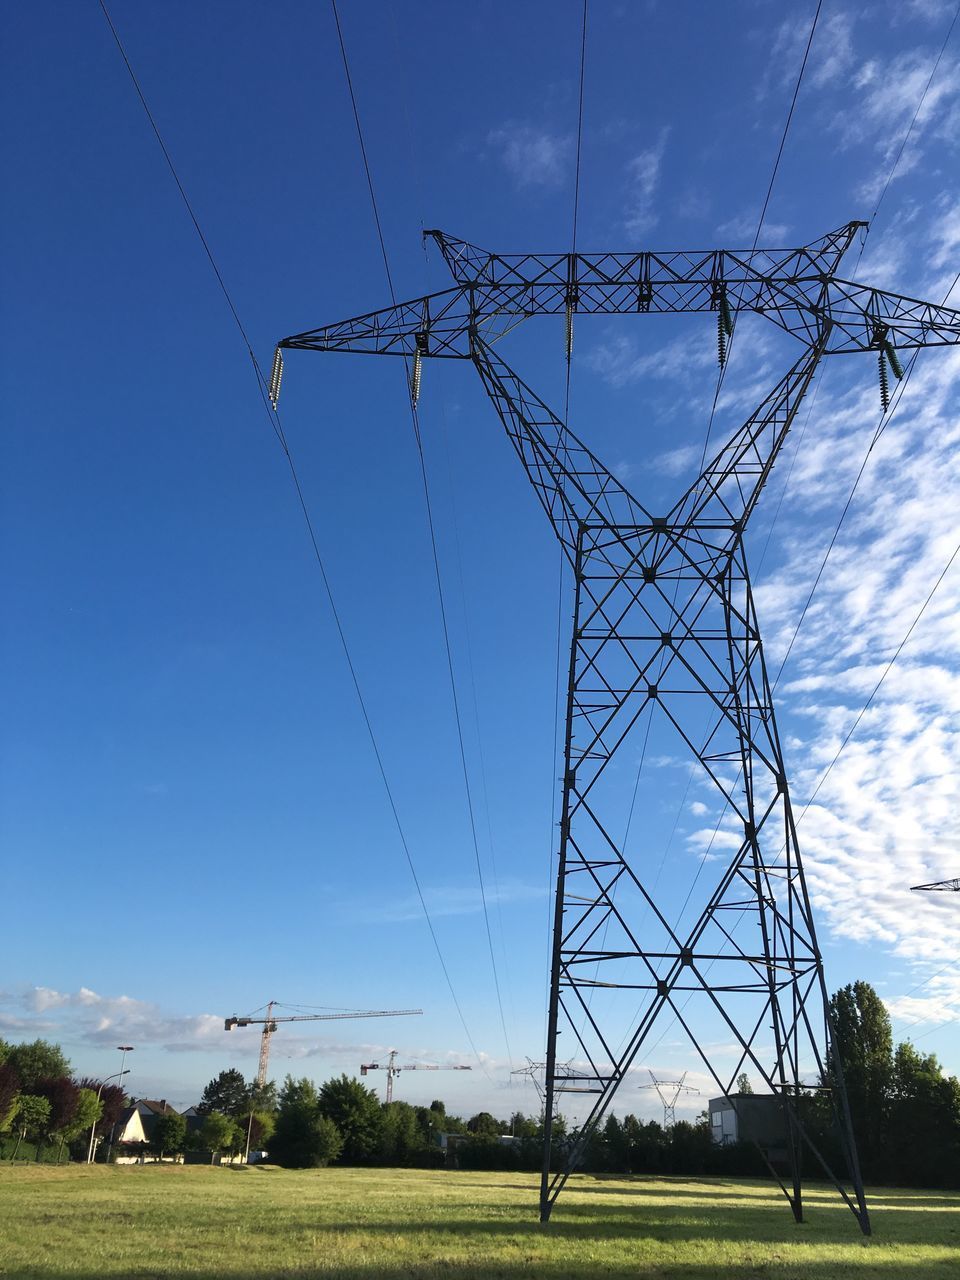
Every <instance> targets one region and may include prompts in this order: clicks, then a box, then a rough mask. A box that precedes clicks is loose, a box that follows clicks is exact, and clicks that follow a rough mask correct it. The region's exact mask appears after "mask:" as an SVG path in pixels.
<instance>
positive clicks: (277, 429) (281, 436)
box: [99, 0, 486, 1073]
mask: <svg viewBox="0 0 960 1280" xmlns="http://www.w3.org/2000/svg"><path fill="white" fill-rule="evenodd" d="M99 3H100V8H101V10H102V11H103V16H104V18H105V19H106V21H107V25H108V26H109V28H110V31H111V34H112V35H113V38H114V41H115V42H116V45H117V48H118V49H119V51H120V56H121V57H122V59H123V62H124V65H125V66H126V68H127V71H128V73H129V75H130V79H131V81H132V82H133V86H134V88H135V90H136V92H137V97H138V98H139V99H140V103H141V106H142V107H143V109H144V112H145V114H146V116H147V119H148V120H149V122H150V126H151V128H152V129H153V133H154V136H155V137H156V139H157V142H158V144H159V146H160V150H161V151H162V153H163V157H164V159H165V160H166V162H167V167H168V168H169V170H170V172H171V174H172V175H173V180H174V182H175V183H176V186H177V190H178V191H179V192H180V197H181V199H182V200H183V203H184V206H185V208H186V210H187V213H188V214H189V215H190V220H191V222H192V223H193V226H194V230H195V231H196V233H197V236H198V238H199V240H200V243H201V245H202V246H203V249H204V252H205V253H206V256H207V259H208V261H209V263H210V266H211V267H212V269H213V273H214V275H215V276H216V279H217V283H218V284H219V286H220V290H221V292H222V293H223V296H224V298H225V299H226V302H227V306H228V307H229V309H230V313H231V315H232V316H233V319H234V321H235V323H236V325H237V328H238V330H239V332H240V336H241V338H242V339H243V343H244V346H245V347H246V349H247V352H248V354H249V356H250V359H251V361H252V364H253V369H254V373H255V376H256V379H257V387H258V391H259V393H260V399H261V401H262V403H263V407H264V411H265V412H266V414H267V419H268V421H269V423H270V426H271V429H272V431H273V433H274V435H275V436H276V437H277V440H278V441H279V443H280V447H281V448H282V450H283V453H284V456H285V458H286V460H287V465H288V466H289V468H290V476H291V479H292V481H293V485H294V490H295V492H296V495H297V501H298V502H299V504H300V510H301V512H302V515H303V519H304V523H305V525H306V529H307V534H308V537H309V539H310V544H311V546H312V548H313V554H314V558H315V560H316V563H317V567H318V569H319V571H320V579H321V582H322V584H323V589H324V593H325V595H326V597H327V603H328V604H329V606H330V612H331V615H332V617H333V621H334V625H335V628H336V631H337V636H338V638H339V640H340V646H341V648H342V650H343V655H344V658H345V660H346V663H347V669H348V671H349V673H350V679H351V681H352V683H353V687H354V692H355V693H356V696H357V701H358V703H359V706H360V712H361V716H362V718H363V722H364V725H365V727H366V730H367V735H368V737H369V739H370V745H371V747H372V749H373V754H374V758H375V760H376V763H377V769H378V771H379V773H380V778H381V781H382V783H383V787H384V791H385V793H386V797H387V802H388V805H389V808H390V812H391V814H392V816H393V820H394V824H395V826H396V829H397V834H398V836H399V839H400V844H401V847H402V849H403V853H404V856H405V858H406V861H407V866H408V868H409V870H410V874H411V876H412V878H413V882H414V886H415V888H416V891H417V897H418V899H419V901H420V906H421V909H422V911H423V914H424V918H425V920H426V923H427V928H428V929H429V932H430V937H431V939H432V941H433V945H434V949H435V951H436V953H437V959H438V960H439V962H440V968H441V970H442V972H443V976H444V978H445V980H446V983H447V987H448V988H449V991H450V996H451V998H452V1000H453V1003H454V1007H455V1008H456V1010H457V1015H458V1016H459V1019H460V1023H461V1025H462V1026H463V1030H464V1034H465V1035H466V1037H467V1040H468V1041H469V1043H470V1047H471V1049H472V1050H473V1053H474V1055H475V1057H476V1058H477V1061H478V1062H479V1063H480V1065H481V1067H482V1068H483V1070H484V1072H485V1073H486V1066H485V1064H484V1062H483V1059H482V1058H481V1056H480V1052H479V1050H478V1049H477V1046H476V1044H475V1043H474V1040H473V1036H472V1035H471V1033H470V1029H469V1027H468V1025H467V1022H466V1019H465V1017H464V1015H463V1010H462V1008H461V1006H460V1001H459V999H458V998H457V994H456V991H455V989H454V986H453V982H452V980H451V978H450V972H449V970H448V968H447V964H446V960H445V959H444V956H443V952H442V950H441V948H440V942H439V939H438V938H437V934H436V930H435V928H434V925H433V920H432V918H431V916H430V912H429V910H428V908H427V904H426V900H425V898H424V895H423V889H422V887H421V884H420V879H419V876H418V875H417V871H416V867H415V865H414V862H413V857H412V855H411V853H410V846H409V844H408V842H407V837H406V832H405V831H404V828H403V824H402V822H401V821H400V814H399V811H398V809H397V805H396V801H395V799H394V795H393V789H392V788H391V786H390V782H389V780H388V777H387V772H386V767H385V765H384V762H383V757H382V755H381V753H380V747H379V743H378V742H377V737H376V734H375V733H374V729H373V724H372V722H371V719H370V715H369V712H368V710H367V704H366V700H365V699H364V696H363V692H362V690H361V687H360V680H359V676H358V675H357V670H356V667H355V665H354V662H353V657H352V655H351V652H350V647H349V645H348V643H347V637H346V633H345V631H344V628H343V623H342V621H341V618H340V612H339V609H338V608H337V604H336V600H335V598H334V595H333V589H332V587H331V585H330V580H329V578H328V576H327V570H326V566H325V564H324V561H323V556H322V555H321V552H320V544H319V541H318V539H317V535H316V531H315V529H314V526H313V521H312V519H311V517H310V512H309V510H308V508H307V503H306V498H305V497H304V493H303V488H302V485H301V483H300V477H299V475H298V473H297V468H296V464H295V462H294V459H293V454H292V453H291V451H290V447H289V445H288V444H287V440H286V436H285V433H284V430H283V424H282V420H281V418H280V414H279V412H278V411H276V410H274V411H271V409H270V405H269V401H268V398H267V381H266V379H265V378H264V376H263V371H262V370H261V368H260V365H259V363H258V361H257V357H256V355H255V354H254V351H253V347H252V345H251V343H250V339H249V338H248V336H247V331H246V329H245V328H244V325H243V322H242V320H241V319H240V315H239V312H238V311H237V308H236V306H235V305H234V302H233V299H232V297H231V296H230V291H229V290H228V288H227V285H226V282H225V281H224V278H223V275H222V273H221V271H220V268H219V266H218V265H217V262H216V259H215V258H214V256H213V251H212V250H211V248H210V245H209V242H208V241H207V238H206V236H205V235H204V233H203V230H202V228H201V226H200V223H199V221H198V219H197V216H196V214H195V213H194V211H193V206H192V205H191V203H190V199H189V197H188V196H187V193H186V190H185V188H184V186H183V183H182V182H181V180H180V175H179V174H178V172H177V169H176V166H175V165H174V163H173V159H172V157H171V155H170V152H169V151H168V150H167V146H166V143H165V142H164V140H163V136H162V134H161V133H160V130H159V128H158V126H157V122H156V120H155V119H154V116H153V113H152V111H151V110H150V107H149V104H148V103H147V99H146V97H145V96H144V93H143V90H142V88H141V87H140V82H139V80H138V78H137V75H136V72H135V71H134V69H133V66H132V65H131V62H130V59H129V58H128V56H127V52H126V49H125V48H124V46H123V42H122V41H121V39H120V35H119V33H118V31H117V29H116V27H115V26H114V24H113V20H112V19H111V17H110V14H109V12H108V10H107V7H106V4H105V3H104V0H99Z"/></svg>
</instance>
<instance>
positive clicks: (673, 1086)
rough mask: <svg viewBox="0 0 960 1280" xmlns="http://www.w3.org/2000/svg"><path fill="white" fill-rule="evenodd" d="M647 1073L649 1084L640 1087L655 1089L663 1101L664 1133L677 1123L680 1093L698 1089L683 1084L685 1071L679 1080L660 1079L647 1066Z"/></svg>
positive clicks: (697, 1091)
mask: <svg viewBox="0 0 960 1280" xmlns="http://www.w3.org/2000/svg"><path fill="white" fill-rule="evenodd" d="M647 1074H648V1075H649V1076H650V1084H642V1085H640V1086H639V1087H640V1088H641V1089H656V1091H657V1096H658V1097H659V1099H660V1101H661V1102H662V1103H663V1129H664V1132H665V1133H666V1132H667V1131H668V1130H669V1129H672V1128H673V1126H674V1125H675V1124H676V1123H677V1100H678V1099H679V1097H680V1095H681V1093H699V1092H700V1090H699V1089H694V1088H693V1087H692V1086H691V1085H688V1084H684V1081H685V1080H686V1078H687V1073H686V1072H684V1073H683V1075H682V1076H681V1077H680V1079H679V1080H660V1079H658V1078H657V1077H656V1076H655V1075H654V1074H653V1072H652V1071H651V1070H650V1069H649V1067H648V1068H647Z"/></svg>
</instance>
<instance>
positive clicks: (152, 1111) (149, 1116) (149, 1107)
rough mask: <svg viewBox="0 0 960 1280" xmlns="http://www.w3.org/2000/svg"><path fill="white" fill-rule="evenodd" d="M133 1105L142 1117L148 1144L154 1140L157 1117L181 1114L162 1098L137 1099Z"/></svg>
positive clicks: (141, 1121)
mask: <svg viewBox="0 0 960 1280" xmlns="http://www.w3.org/2000/svg"><path fill="white" fill-rule="evenodd" d="M133 1105H134V1109H135V1110H136V1112H137V1114H138V1115H139V1116H140V1123H141V1124H142V1126H143V1132H144V1134H145V1137H146V1141H147V1142H150V1141H152V1139H153V1130H154V1127H155V1126H156V1123H157V1116H164V1115H168V1116H171V1115H172V1116H175V1115H178V1114H179V1113H178V1112H177V1110H176V1108H175V1107H171V1105H170V1103H169V1102H168V1101H167V1100H166V1098H160V1100H159V1101H157V1100H156V1099H154V1098H137V1099H134V1103H133ZM118 1141H126V1139H118Z"/></svg>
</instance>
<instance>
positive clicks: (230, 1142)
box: [200, 1073, 243, 1164]
mask: <svg viewBox="0 0 960 1280" xmlns="http://www.w3.org/2000/svg"><path fill="white" fill-rule="evenodd" d="M238 1074H239V1073H238ZM242 1140H243V1138H242V1135H241V1134H240V1133H239V1130H238V1128H237V1123H236V1121H235V1120H233V1119H231V1117H230V1116H225V1115H224V1114H223V1112H221V1111H211V1112H209V1113H208V1114H207V1115H206V1116H204V1120H203V1124H202V1125H201V1126H200V1142H201V1144H202V1145H203V1146H204V1147H205V1148H206V1149H207V1151H209V1152H210V1163H211V1164H213V1158H214V1156H215V1155H216V1153H217V1152H218V1151H231V1150H233V1151H235V1150H236V1149H237V1147H238V1146H239V1143H240V1142H241V1141H242Z"/></svg>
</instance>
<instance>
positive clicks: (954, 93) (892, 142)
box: [831, 48, 960, 200]
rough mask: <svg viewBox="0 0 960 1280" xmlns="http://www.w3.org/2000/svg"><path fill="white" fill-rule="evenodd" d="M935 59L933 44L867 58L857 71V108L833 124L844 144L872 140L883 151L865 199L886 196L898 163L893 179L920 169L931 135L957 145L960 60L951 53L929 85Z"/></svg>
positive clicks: (854, 84) (866, 185)
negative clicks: (955, 118)
mask: <svg viewBox="0 0 960 1280" xmlns="http://www.w3.org/2000/svg"><path fill="white" fill-rule="evenodd" d="M935 58H936V51H935V50H933V49H930V48H914V49H905V50H902V51H901V52H900V53H898V54H896V55H895V56H894V57H892V58H890V59H882V58H872V59H870V60H869V61H867V62H864V63H862V64H861V65H860V67H859V69H858V70H857V72H856V74H855V75H853V76H852V80H851V84H852V89H853V91H854V93H855V94H856V95H857V99H858V101H857V106H856V110H852V111H846V112H844V113H843V114H842V115H841V116H838V117H837V118H836V119H834V120H833V121H832V122H831V127H832V128H833V129H835V130H836V131H837V132H838V133H839V135H840V139H841V142H842V144H843V145H845V146H852V145H855V144H867V145H869V146H871V147H872V148H873V150H874V151H875V152H876V153H877V154H878V155H879V158H880V164H879V167H878V169H877V171H876V172H875V173H874V174H873V175H872V176H871V177H870V178H869V179H868V180H867V181H866V182H865V183H864V184H863V185H862V187H861V190H860V195H861V198H863V199H867V200H872V199H875V198H876V197H877V196H879V195H880V193H881V191H882V190H883V187H884V185H885V183H886V181H887V178H888V176H889V174H890V173H891V171H892V167H893V165H894V164H895V163H896V172H895V173H894V177H893V180H899V179H901V178H903V177H905V176H906V175H907V174H908V173H910V172H911V171H912V170H914V169H915V168H916V167H917V166H918V165H919V164H920V163H921V161H922V159H923V155H924V153H923V146H922V144H923V141H924V136H925V135H926V136H930V135H932V136H934V137H936V138H937V139H939V140H940V141H942V142H945V143H947V144H948V145H951V146H954V147H955V146H956V145H957V141H958V137H957V130H956V128H955V127H954V123H953V122H954V116H955V111H956V108H957V104H958V95H960V64H958V63H957V61H956V60H955V59H954V60H951V59H950V58H949V57H945V58H944V59H943V61H942V62H941V63H940V66H939V68H938V69H937V73H936V75H935V76H934V78H933V80H932V82H931V83H930V87H929V89H927V88H926V86H927V81H928V79H929V78H930V72H931V71H932V69H933V64H934V61H935ZM925 89H926V96H925V97H924V98H923V104H922V106H919V112H918V104H919V103H920V100H921V97H923V94H924V90H925ZM917 112H918V114H917V116H916V121H915V122H914V114H915V113H917ZM908 131H909V137H907V135H908ZM905 139H907V141H906V145H905V146H904V150H903V154H902V155H900V157H899V160H898V159H897V155H898V153H899V151H900V148H901V146H903V144H904V140H905Z"/></svg>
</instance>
